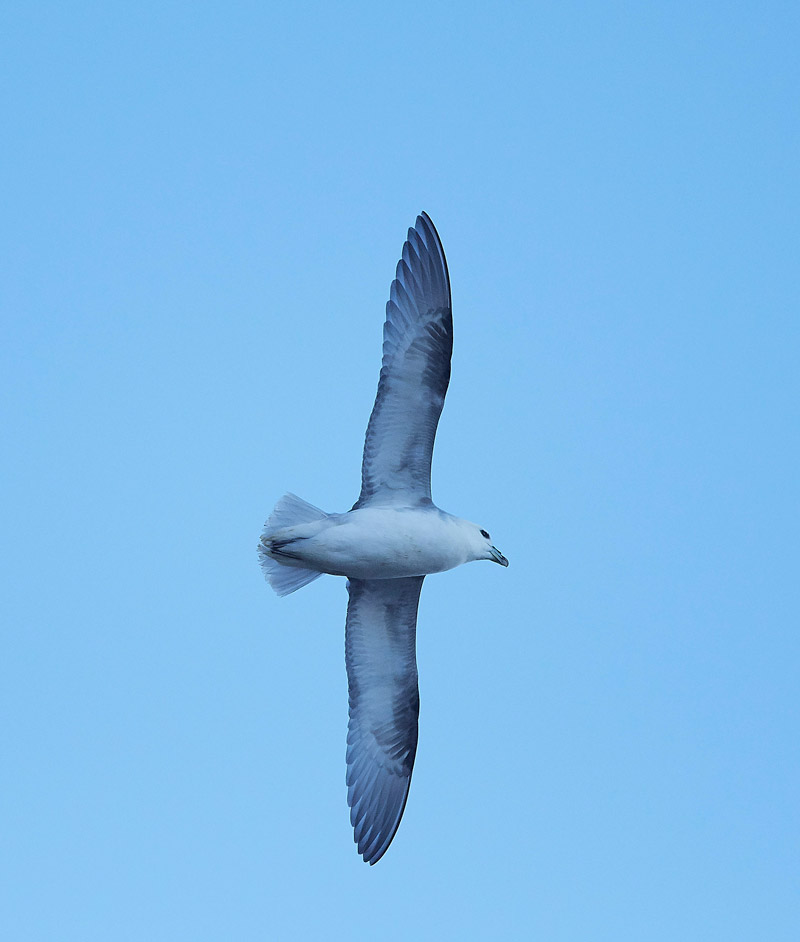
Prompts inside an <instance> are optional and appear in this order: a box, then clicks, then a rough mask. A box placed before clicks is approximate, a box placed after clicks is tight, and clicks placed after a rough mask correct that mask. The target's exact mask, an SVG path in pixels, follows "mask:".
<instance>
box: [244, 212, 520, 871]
mask: <svg viewBox="0 0 800 942" xmlns="http://www.w3.org/2000/svg"><path fill="white" fill-rule="evenodd" d="M452 350H453V317H452V311H451V301H450V277H449V275H448V271H447V261H446V260H445V256H444V250H443V249H442V243H441V241H440V239H439V235H438V233H437V232H436V229H435V228H434V225H433V223H432V222H431V220H430V217H429V216H428V215H427V214H426V213H423V214H422V215H421V216H418V217H417V221H416V225H415V226H414V228H413V229H409V230H408V239H407V240H406V243H405V245H404V246H403V257H402V258H401V259H400V261H399V262H398V264H397V271H396V274H395V280H394V281H393V282H392V287H391V293H390V297H389V302H388V303H387V305H386V322H385V324H384V327H383V365H382V367H381V374H380V379H379V381H378V394H377V396H376V398H375V405H374V406H373V408H372V415H371V416H370V420H369V425H368V426H367V436H366V441H365V443H364V457H363V463H362V470H361V494H360V496H359V498H358V500H357V501H356V503H355V504H354V505H353V507H352V509H351V510H349V511H347V513H342V514H328V513H325V512H324V511H322V510H320V509H319V508H318V507H314V506H313V505H312V504H309V503H307V502H306V501H304V500H301V499H300V498H299V497H296V496H295V495H294V494H286V495H285V496H284V497H282V498H281V499H280V500H279V501H278V503H277V504H276V506H275V509H274V510H273V511H272V514H271V515H270V517H269V520H267V523H266V526H265V527H264V531H263V533H262V536H261V540H260V544H259V547H258V551H259V557H260V562H261V566H262V568H263V571H264V574H265V576H266V578H267V580H268V581H269V584H270V585H271V586H272V588H273V589H274V590H275V592H276V593H277V594H278V595H288V594H289V593H290V592H294V591H295V590H296V589H299V588H300V587H301V586H304V585H306V584H307V583H309V582H311V581H312V580H313V579H316V578H317V577H318V576H320V575H321V574H322V573H330V574H332V575H335V576H345V577H347V591H348V593H349V603H348V606H347V621H346V625H345V660H346V665H347V681H348V689H349V700H350V722H349V725H348V730H347V803H348V805H349V806H350V822H351V824H352V825H353V828H354V835H355V841H356V843H357V845H358V852H359V853H360V854H361V855H362V857H363V858H364V860H365V861H366V862H367V863H369V864H374V863H377V861H378V860H380V858H381V857H382V856H383V854H384V853H385V852H386V849H387V848H388V846H389V844H391V842H392V838H393V837H394V835H395V833H396V831H397V828H398V826H399V824H400V819H401V818H402V816H403V810H404V808H405V804H406V799H407V798H408V789H409V785H410V783H411V772H412V769H413V767H414V756H415V754H416V751H417V718H418V716H419V693H418V687H417V663H416V651H415V645H416V627H417V608H418V606H419V594H420V590H421V589H422V582H423V580H424V578H425V576H427V575H429V574H430V573H434V572H444V571H445V570H447V569H453V568H454V567H455V566H460V565H461V564H462V563H467V562H470V561H471V560H475V559H488V560H492V561H493V562H496V563H499V564H500V565H501V566H507V565H508V560H507V559H506V558H505V556H503V554H502V553H501V552H500V551H499V550H498V549H497V548H496V547H495V546H493V545H492V540H491V538H490V536H489V534H488V533H487V532H486V530H483V529H481V528H480V527H478V526H476V524H474V523H470V522H469V521H468V520H462V519H460V518H459V517H454V516H452V515H451V514H448V513H445V512H444V511H443V510H439V508H438V507H437V506H436V505H435V504H434V503H433V501H432V500H431V457H432V454H433V441H434V437H435V436H436V427H437V425H438V423H439V416H440V415H441V412H442V406H443V404H444V397H445V393H446V392H447V386H448V383H449V382H450V358H451V354H452Z"/></svg>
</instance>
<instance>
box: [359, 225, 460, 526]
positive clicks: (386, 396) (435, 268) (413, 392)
mask: <svg viewBox="0 0 800 942" xmlns="http://www.w3.org/2000/svg"><path fill="white" fill-rule="evenodd" d="M452 352H453V316H452V311H451V301H450V277H449V275H448V273H447V261H446V260H445V257H444V250H443V249H442V243H441V242H440V241H439V236H438V234H437V232H436V229H434V227H433V223H432V222H431V221H430V219H429V218H428V216H427V215H426V214H425V213H423V214H422V215H421V216H417V222H416V225H415V227H414V228H413V229H409V230H408V240H407V241H406V243H405V245H404V246H403V257H402V258H401V259H400V261H399V262H398V263H397V272H396V275H395V280H394V281H393V282H392V288H391V293H390V296H389V302H388V303H387V305H386V323H385V324H384V327H383V366H382V367H381V376H380V380H379V382H378V395H377V396H376V398H375V405H374V406H373V408H372V415H371V416H370V420H369V425H368V426H367V437H366V441H365V442H364V460H363V464H362V467H361V496H360V497H359V498H358V501H357V502H356V504H355V507H363V506H364V505H365V504H368V503H369V504H373V505H374V504H392V503H403V504H406V505H408V504H409V503H411V504H414V503H428V502H430V499H431V457H432V455H433V440H434V438H435V436H436V426H437V425H438V424H439V416H440V415H441V413H442V406H443V405H444V396H445V393H446V392H447V385H448V383H449V382H450V357H451V354H452ZM355 507H354V509H355Z"/></svg>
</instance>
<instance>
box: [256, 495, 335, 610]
mask: <svg viewBox="0 0 800 942" xmlns="http://www.w3.org/2000/svg"><path fill="white" fill-rule="evenodd" d="M327 516H328V514H326V513H325V511H324V510H320V509H319V507H315V506H314V505H313V504H309V503H308V501H305V500H302V499H301V498H299V497H297V496H296V495H295V494H284V495H283V497H281V499H280V500H279V501H278V503H277V504H275V508H274V509H273V511H272V513H271V514H270V515H269V520H267V522H266V524H265V525H264V530H263V531H262V533H261V539H260V541H259V544H258V558H259V562H260V564H261V569H262V571H263V573H264V575H265V577H266V579H267V581H268V582H269V584H270V585H271V586H272V588H273V589H274V590H275V592H276V593H277V594H278V595H289V593H290V592H296V591H297V590H298V589H300V588H302V587H303V586H304V585H308V583H309V582H313V581H314V579H316V578H317V577H318V576H321V575H322V573H321V572H317V570H316V569H304V568H301V567H300V566H298V565H296V564H294V563H293V562H291V561H290V558H289V557H288V556H283V559H281V555H282V554H281V551H280V549H281V544H282V543H283V542H288V541H282V540H281V538H280V535H281V534H280V531H281V530H285V529H287V527H296V526H297V525H298V524H300V523H312V522H313V521H315V520H323V519H324V518H325V517H327Z"/></svg>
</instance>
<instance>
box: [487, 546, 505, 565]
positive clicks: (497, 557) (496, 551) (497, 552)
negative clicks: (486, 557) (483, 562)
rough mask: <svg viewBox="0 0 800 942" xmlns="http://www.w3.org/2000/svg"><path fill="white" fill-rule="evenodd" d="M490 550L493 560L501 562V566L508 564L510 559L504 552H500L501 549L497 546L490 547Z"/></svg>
mask: <svg viewBox="0 0 800 942" xmlns="http://www.w3.org/2000/svg"><path fill="white" fill-rule="evenodd" d="M489 552H490V553H491V556H492V560H493V561H494V562H496V563H500V565H501V566H507V565H508V560H507V559H506V558H505V556H503V554H502V553H501V552H500V550H499V549H498V548H497V547H496V546H492V547H490V549H489Z"/></svg>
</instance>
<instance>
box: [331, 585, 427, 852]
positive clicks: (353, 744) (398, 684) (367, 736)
mask: <svg viewBox="0 0 800 942" xmlns="http://www.w3.org/2000/svg"><path fill="white" fill-rule="evenodd" d="M423 579H424V576H412V577H410V578H408V579H350V580H349V581H348V583H347V590H348V592H349V594H350V602H349V604H348V606H347V627H346V630H345V662H346V664H347V679H348V686H349V693H350V723H349V725H348V729H347V803H348V804H349V805H350V823H351V824H352V825H353V829H354V832H355V840H356V842H357V844H358V852H359V853H360V854H362V855H363V857H364V860H366V861H367V862H369V863H375V862H376V861H378V860H379V859H380V858H381V857H382V856H383V853H384V851H385V850H386V848H387V847H388V846H389V844H390V843H391V840H392V838H393V837H394V834H395V831H396V830H397V827H398V825H399V824H400V818H401V817H402V814H403V809H404V808H405V804H406V798H407V797H408V787H409V785H410V784H411V772H412V769H413V768H414V756H415V755H416V751H417V717H418V716H419V692H418V689H417V660H416V644H415V642H416V633H417V606H418V605H419V593H420V590H421V589H422V580H423Z"/></svg>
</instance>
